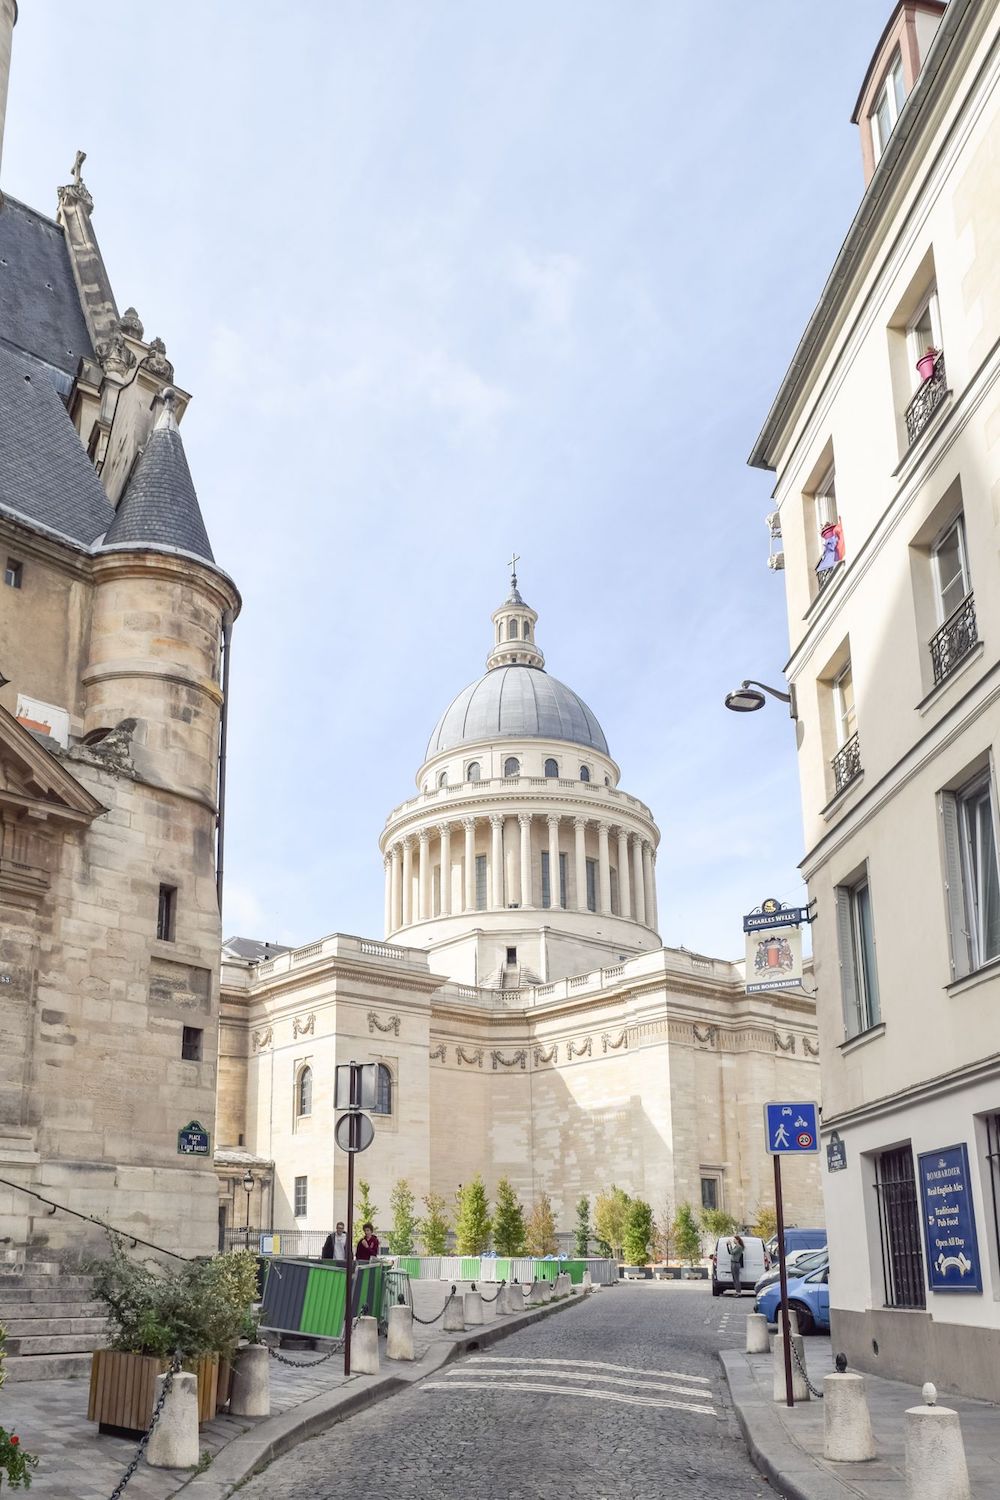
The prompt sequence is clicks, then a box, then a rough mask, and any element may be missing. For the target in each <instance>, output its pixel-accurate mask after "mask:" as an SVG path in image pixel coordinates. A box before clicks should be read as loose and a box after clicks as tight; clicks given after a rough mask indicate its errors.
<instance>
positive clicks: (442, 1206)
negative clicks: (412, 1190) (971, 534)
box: [417, 1193, 451, 1255]
mask: <svg viewBox="0 0 1000 1500" xmlns="http://www.w3.org/2000/svg"><path fill="white" fill-rule="evenodd" d="M424 1207H425V1208H426V1209H427V1217H426V1218H424V1219H421V1220H420V1222H419V1223H418V1225H417V1230H418V1232H419V1234H420V1241H421V1244H422V1245H423V1247H424V1253H425V1254H426V1255H443V1254H444V1253H445V1250H446V1249H447V1248H448V1231H449V1229H450V1228H451V1220H450V1219H449V1218H448V1213H447V1209H448V1205H447V1203H446V1202H445V1200H444V1199H443V1198H442V1196H441V1194H440V1193H428V1194H427V1197H426V1198H425V1199H424Z"/></svg>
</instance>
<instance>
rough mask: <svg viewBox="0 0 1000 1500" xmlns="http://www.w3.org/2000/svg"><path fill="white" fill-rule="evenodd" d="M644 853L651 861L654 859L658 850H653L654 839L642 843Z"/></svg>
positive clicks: (644, 840)
mask: <svg viewBox="0 0 1000 1500" xmlns="http://www.w3.org/2000/svg"><path fill="white" fill-rule="evenodd" d="M642 852H643V854H648V855H649V857H650V859H652V858H653V857H654V855H655V853H656V850H655V849H654V848H653V840H652V839H643V841H642Z"/></svg>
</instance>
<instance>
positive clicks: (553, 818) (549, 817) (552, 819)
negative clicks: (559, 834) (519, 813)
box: [545, 812, 560, 823]
mask: <svg viewBox="0 0 1000 1500" xmlns="http://www.w3.org/2000/svg"><path fill="white" fill-rule="evenodd" d="M559 817H560V815H559V813H557V812H550V813H546V814H545V818H546V821H547V822H549V823H558V822H559Z"/></svg>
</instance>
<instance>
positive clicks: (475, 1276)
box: [458, 1255, 482, 1281]
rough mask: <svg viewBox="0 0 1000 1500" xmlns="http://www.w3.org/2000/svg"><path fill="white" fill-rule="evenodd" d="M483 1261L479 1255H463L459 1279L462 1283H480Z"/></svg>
mask: <svg viewBox="0 0 1000 1500" xmlns="http://www.w3.org/2000/svg"><path fill="white" fill-rule="evenodd" d="M481 1264H482V1261H481V1260H480V1258H479V1256H478V1255H463V1256H462V1258H461V1260H460V1261H459V1271H458V1277H459V1280H460V1281H478V1280H479V1277H480V1269H479V1268H480V1266H481Z"/></svg>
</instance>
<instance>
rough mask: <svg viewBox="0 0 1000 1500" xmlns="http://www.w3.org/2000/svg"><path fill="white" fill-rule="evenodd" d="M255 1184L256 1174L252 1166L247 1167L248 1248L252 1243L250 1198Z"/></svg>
mask: <svg viewBox="0 0 1000 1500" xmlns="http://www.w3.org/2000/svg"><path fill="white" fill-rule="evenodd" d="M253 1185H254V1175H253V1173H252V1172H251V1170H250V1168H249V1167H247V1169H246V1171H245V1172H244V1173H243V1187H244V1189H245V1190H246V1195H247V1227H246V1237H247V1247H248V1248H249V1245H250V1199H251V1198H252V1196H253Z"/></svg>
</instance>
